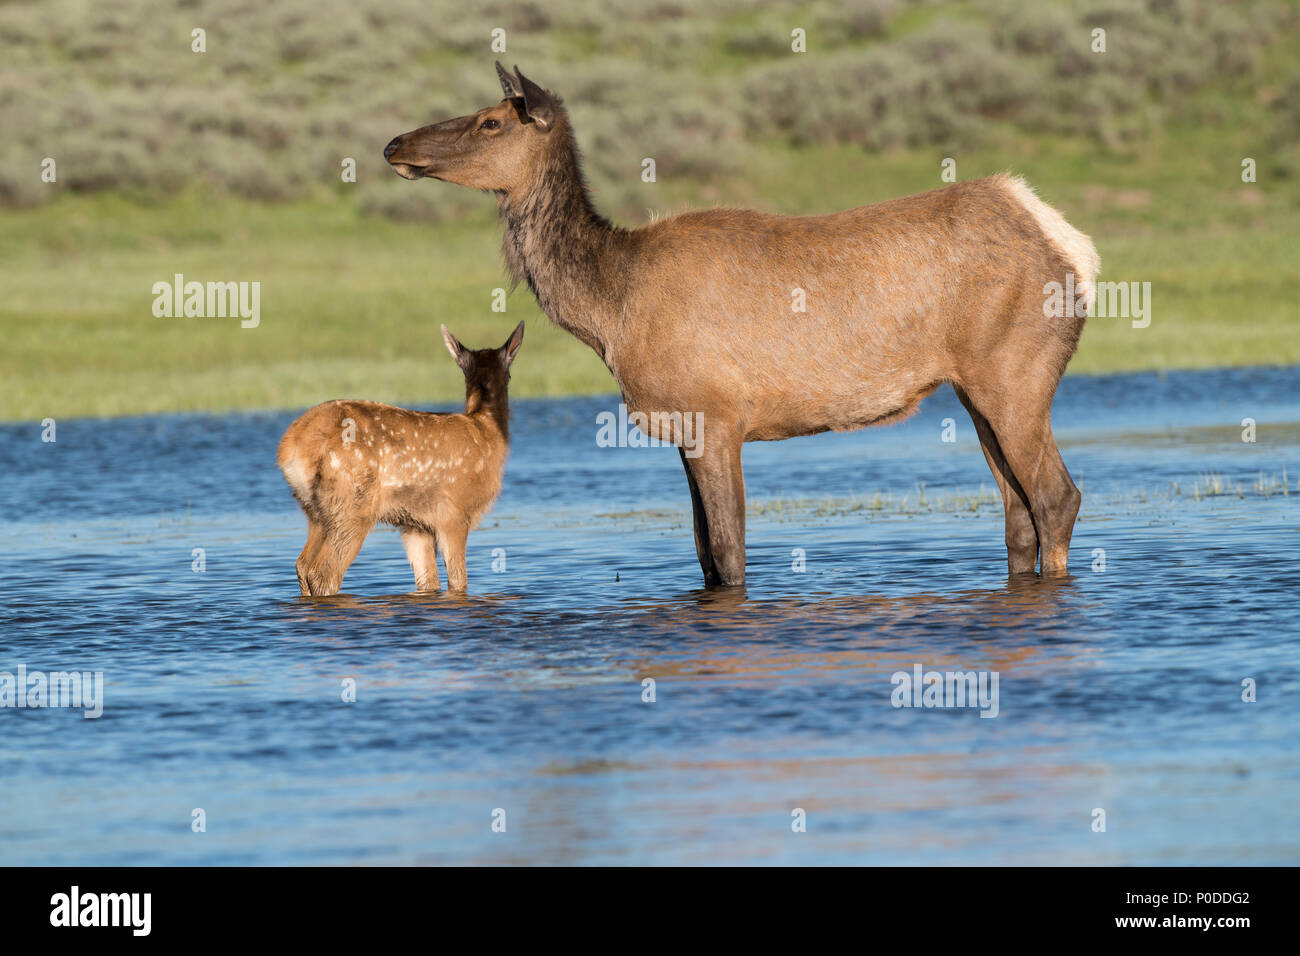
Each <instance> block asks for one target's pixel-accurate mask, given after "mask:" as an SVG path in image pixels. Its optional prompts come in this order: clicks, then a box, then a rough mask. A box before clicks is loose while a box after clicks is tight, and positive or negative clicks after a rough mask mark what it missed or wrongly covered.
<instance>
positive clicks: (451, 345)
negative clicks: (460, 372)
mask: <svg viewBox="0 0 1300 956" xmlns="http://www.w3.org/2000/svg"><path fill="white" fill-rule="evenodd" d="M442 340H443V342H445V343H446V344H447V351H448V352H450V353H451V357H452V358H454V359H455V360H456V364H457V365H459V366H460V367H461V368H462V369H464V368H465V364H466V362H468V361H469V352H468V351H467V350H466V349H465V346H463V345H461V344H460V342H458V341H457V340H456V336H454V335H452V334H451V329H449V328H447V326H445V325H444V326H443V327H442Z"/></svg>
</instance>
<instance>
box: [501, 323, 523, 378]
mask: <svg viewBox="0 0 1300 956" xmlns="http://www.w3.org/2000/svg"><path fill="white" fill-rule="evenodd" d="M523 344H524V323H522V322H520V323H519V324H518V325H516V326H515V330H514V331H513V332H511V333H510V338H508V339H506V344H505V345H503V346H501V349H500V351H501V359H502V361H504V362H505V363H506V368H509V367H510V363H511V362H513V361H514V360H515V355H516V354H517V353H518V352H519V346H521V345H523Z"/></svg>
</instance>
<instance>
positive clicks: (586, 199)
mask: <svg viewBox="0 0 1300 956" xmlns="http://www.w3.org/2000/svg"><path fill="white" fill-rule="evenodd" d="M497 73H498V75H499V77H500V80H501V85H502V89H503V92H504V94H505V96H504V98H503V99H502V100H501V102H499V103H497V104H496V105H494V106H487V107H484V108H482V109H480V110H477V111H476V112H474V113H471V114H469V115H468V116H461V117H458V118H456V119H449V120H446V121H445V122H441V123H435V124H433V125H431V126H425V127H422V128H420V129H417V130H414V131H412V132H409V133H403V134H402V135H400V136H398V137H396V138H395V139H393V140H392V142H390V143H389V144H388V145H387V147H385V149H384V157H385V158H386V159H387V160H388V162H389V163H390V164H391V165H392V167H393V168H394V170H395V171H396V172H397V173H398V174H399V175H401V176H403V177H404V178H406V179H422V178H425V177H429V178H433V179H441V180H444V181H446V182H450V183H456V184H459V185H462V186H467V187H470V188H473V189H482V190H487V191H490V192H493V193H495V194H496V197H497V203H498V207H499V211H500V215H501V218H502V220H503V221H504V223H505V243H504V253H505V261H506V265H507V268H508V269H509V271H510V273H511V275H512V277H513V278H514V279H515V281H520V280H522V281H524V282H526V283H527V284H528V286H529V288H530V289H531V290H532V291H533V294H534V295H536V297H537V302H538V304H539V305H540V306H541V308H542V311H544V312H545V313H546V314H547V315H548V316H549V317H550V318H551V320H552V321H553V322H555V323H556V324H557V325H558V326H560V327H561V328H563V329H565V330H566V331H568V332H570V333H571V334H573V335H574V336H576V337H577V338H578V339H580V340H581V341H583V342H585V343H586V344H587V345H588V346H590V347H591V348H592V349H594V350H595V351H596V353H597V354H598V355H599V356H600V357H601V358H602V359H603V360H604V362H605V364H606V365H607V366H608V367H609V370H610V372H612V373H613V375H614V379H615V380H616V381H617V382H618V385H619V388H620V389H621V391H622V394H623V398H624V401H625V402H626V404H627V406H628V408H629V410H630V411H632V412H640V413H641V414H642V415H643V416H645V417H646V418H652V417H653V418H654V419H656V420H659V421H672V420H676V421H681V420H683V419H684V418H685V417H686V416H687V415H692V414H695V413H700V412H702V413H703V416H704V419H703V420H704V428H705V431H704V438H703V442H702V453H700V454H698V455H697V456H695V457H687V456H686V455H685V454H683V455H682V462H683V464H684V465H685V468H686V478H687V484H688V485H689V487H690V492H691V501H692V504H693V506H694V511H695V544H696V550H697V552H698V555H699V560H700V565H701V567H702V568H703V571H704V579H705V582H706V584H709V585H718V584H722V585H735V584H741V583H743V582H744V578H745V484H744V478H743V476H742V473H741V446H742V445H743V443H744V442H747V441H770V440H775V439H781V438H789V437H791V436H794V435H809V434H813V433H817V432H823V431H828V430H835V431H843V430H847V429H855V428H861V427H864V426H867V425H877V424H884V423H889V422H896V421H898V420H900V419H902V418H904V417H905V416H907V415H908V414H909V413H911V412H912V411H914V410H915V409H916V407H917V405H918V404H919V403H920V401H921V399H923V398H924V397H925V396H927V395H929V394H930V393H931V392H933V391H934V390H935V389H936V388H938V387H939V386H940V385H942V384H943V383H945V382H946V383H949V384H951V385H952V387H953V388H954V389H955V390H956V393H957V395H958V397H959V398H960V399H961V401H962V403H963V404H964V405H965V407H966V409H967V410H968V411H969V412H970V416H971V418H972V419H973V420H974V423H975V428H976V431H977V433H978V436H979V441H980V445H981V447H982V448H983V451H984V455H985V457H986V458H987V460H988V464H989V467H990V468H991V469H992V471H993V476H994V478H995V479H996V481H997V484H998V487H999V489H1000V490H1001V492H1002V500H1003V505H1004V507H1005V510H1006V544H1007V555H1008V559H1007V560H1008V567H1009V569H1010V571H1011V572H1012V573H1022V572H1033V571H1034V569H1035V567H1036V566H1037V565H1039V560H1040V555H1041V571H1042V573H1043V574H1044V575H1048V574H1052V573H1058V572H1064V571H1065V569H1066V563H1067V560H1068V552H1069V545H1070V535H1071V532H1072V530H1073V527H1074V520H1075V517H1076V515H1077V513H1078V510H1079V502H1080V494H1079V490H1078V488H1076V487H1075V484H1074V482H1073V481H1072V480H1071V478H1070V474H1069V472H1068V471H1067V470H1066V467H1065V464H1064V462H1062V460H1061V455H1060V452H1059V451H1058V450H1057V447H1056V443H1055V440H1054V439H1053V436H1052V424H1051V407H1052V399H1053V396H1054V395H1055V393H1056V387H1057V384H1058V382H1059V381H1060V378H1061V375H1062V374H1063V372H1064V371H1065V366H1066V363H1067V362H1068V361H1069V359H1070V357H1071V356H1072V355H1073V354H1074V350H1075V347H1076V345H1077V343H1078V340H1079V335H1080V332H1081V331H1082V328H1083V322H1084V318H1085V317H1086V315H1087V313H1088V309H1089V307H1090V306H1091V303H1092V299H1093V296H1094V294H1095V288H1096V277H1097V275H1098V272H1099V270H1100V260H1099V259H1098V256H1097V251H1096V249H1094V248H1093V245H1092V243H1091V241H1089V239H1088V237H1087V236H1085V235H1083V234H1082V233H1080V232H1078V231H1077V230H1075V229H1074V228H1072V227H1071V226H1070V225H1069V224H1068V223H1067V222H1066V221H1065V219H1064V218H1062V217H1061V215H1060V214H1059V213H1057V212H1056V211H1055V210H1054V209H1052V208H1051V207H1050V206H1048V205H1047V204H1046V203H1044V202H1043V201H1041V200H1040V199H1038V197H1037V196H1035V195H1034V192H1033V190H1032V189H1030V187H1029V186H1028V185H1026V184H1025V182H1024V181H1023V180H1021V179H1020V178H1019V177H1014V176H1008V175H998V176H993V177H990V178H987V179H980V180H976V181H972V182H965V183H957V184H954V185H951V186H947V187H945V188H942V189H936V190H934V191H932V192H928V193H924V194H922V195H918V196H910V197H907V198H904V199H895V200H891V201H888V202H882V203H878V204H876V205H872V206H865V207H862V208H858V209H850V210H847V211H845V212H838V213H833V214H831V215H822V216H798V217H794V216H780V215H771V214H767V213H762V212H753V211H749V210H740V209H709V210H701V211H697V212H687V213H683V214H680V215H676V216H672V217H668V218H664V219H659V220H657V221H654V222H650V223H648V224H647V225H644V226H641V227H639V228H636V229H623V228H619V227H617V226H614V225H612V224H611V223H609V222H608V221H607V220H606V219H604V218H603V217H602V216H601V215H600V214H599V213H597V212H596V210H595V208H594V207H593V205H592V201H591V197H590V194H589V192H588V190H587V187H586V183H585V180H584V177H583V174H582V167H581V163H580V159H579V154H578V149H577V146H576V143H575V140H574V134H573V128H572V126H571V125H570V122H569V118H568V114H567V113H566V111H565V109H564V106H563V105H562V103H561V101H560V99H559V98H558V97H557V96H555V95H554V94H553V93H551V92H549V91H547V90H544V89H542V88H541V87H540V86H538V85H537V84H536V83H534V82H532V81H531V80H529V79H528V78H527V77H525V76H524V75H523V74H522V73H520V72H519V69H518V67H516V68H515V72H514V73H513V74H510V73H507V72H506V70H505V69H504V68H503V67H502V66H501V64H500V63H498V64H497ZM1067 275H1072V277H1073V279H1072V282H1073V287H1074V288H1075V289H1077V290H1078V292H1079V296H1078V300H1077V302H1072V303H1069V305H1070V306H1071V308H1067V309H1066V310H1065V312H1066V317H1065V318H1063V319H1062V318H1052V317H1050V316H1049V315H1047V314H1046V313H1047V311H1048V310H1047V309H1045V307H1044V301H1045V289H1044V286H1045V285H1046V284H1047V283H1048V282H1052V281H1055V282H1058V283H1059V282H1063V281H1065V280H1066V277H1067ZM795 290H801V294H802V297H803V300H804V303H805V307H804V308H805V310H804V311H802V312H795V311H794V310H793V309H792V301H793V299H792V297H793V296H794V295H795ZM654 437H658V438H661V439H664V440H674V436H672V435H656V436H654ZM676 443H677V444H679V445H680V444H681V442H680V441H677V442H676Z"/></svg>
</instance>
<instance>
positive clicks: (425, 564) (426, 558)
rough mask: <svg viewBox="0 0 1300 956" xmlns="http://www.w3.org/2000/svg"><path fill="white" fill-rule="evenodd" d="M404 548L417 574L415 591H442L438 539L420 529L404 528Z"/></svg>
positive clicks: (407, 558)
mask: <svg viewBox="0 0 1300 956" xmlns="http://www.w3.org/2000/svg"><path fill="white" fill-rule="evenodd" d="M402 547H404V548H406V560H408V561H410V562H411V570H412V571H414V572H415V589H416V590H417V591H440V590H442V577H441V576H440V575H439V574H438V553H437V538H436V537H435V536H434V535H433V534H431V533H429V532H428V531H421V530H419V529H418V528H403V529H402Z"/></svg>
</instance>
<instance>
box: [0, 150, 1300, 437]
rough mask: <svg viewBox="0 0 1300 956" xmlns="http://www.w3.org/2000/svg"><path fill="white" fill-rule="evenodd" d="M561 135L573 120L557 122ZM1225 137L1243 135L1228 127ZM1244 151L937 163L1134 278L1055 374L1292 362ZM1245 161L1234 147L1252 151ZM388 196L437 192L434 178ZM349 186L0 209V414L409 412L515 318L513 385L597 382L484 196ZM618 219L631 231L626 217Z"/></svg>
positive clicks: (839, 192)
mask: <svg viewBox="0 0 1300 956" xmlns="http://www.w3.org/2000/svg"><path fill="white" fill-rule="evenodd" d="M579 135H580V136H581V130H579ZM1243 135H1244V134H1243ZM1250 145H1251V144H1249V143H1242V142H1236V141H1234V137H1233V136H1232V135H1230V134H1229V135H1225V133H1224V131H1223V130H1222V129H1204V128H1196V127H1194V126H1188V127H1185V128H1184V127H1176V128H1173V129H1172V130H1171V131H1170V132H1169V134H1168V135H1167V136H1166V137H1165V138H1164V139H1163V140H1161V141H1160V142H1158V143H1151V144H1147V146H1146V147H1144V148H1143V149H1142V150H1140V151H1137V152H1135V153H1134V154H1133V155H1130V156H1114V155H1109V154H1103V153H1099V152H1097V151H1096V150H1094V149H1093V147H1092V144H1089V143H1087V142H1083V141H1071V140H1060V139H1055V140H1049V141H1040V140H1037V139H1032V138H1029V137H1026V136H1025V135H1024V134H1021V133H1017V132H1014V131H1011V130H1006V131H1003V132H1002V133H1000V134H999V135H997V136H995V137H993V138H992V139H991V140H990V141H989V142H987V143H986V144H985V145H984V146H982V147H981V148H979V149H977V150H973V151H968V152H965V153H961V154H960V155H958V156H957V157H956V158H957V162H958V175H959V177H960V178H962V179H968V178H974V177H976V176H981V175H985V174H988V173H991V172H995V171H998V170H1001V169H1007V168H1014V169H1015V170H1016V171H1018V172H1021V173H1023V174H1024V175H1025V176H1026V177H1027V178H1028V179H1029V180H1030V182H1032V183H1034V184H1035V185H1036V186H1037V187H1038V189H1039V192H1040V194H1041V195H1043V196H1044V197H1045V198H1047V199H1048V200H1049V201H1051V202H1053V203H1054V204H1056V205H1057V206H1058V207H1059V208H1061V209H1062V211H1063V212H1064V213H1065V214H1066V215H1067V217H1068V218H1069V219H1070V220H1071V222H1073V223H1074V224H1075V225H1077V226H1078V227H1079V228H1081V229H1083V230H1085V231H1086V232H1088V233H1090V234H1091V235H1092V237H1093V239H1094V241H1095V242H1096V244H1097V247H1098V249H1099V250H1100V252H1101V255H1102V261H1103V275H1104V277H1105V278H1108V279H1113V280H1117V281H1119V280H1122V281H1138V282H1150V283H1151V285H1152V303H1153V319H1152V322H1151V325H1150V327H1149V328H1146V329H1134V328H1132V327H1131V325H1130V323H1129V322H1128V321H1127V320H1120V319H1101V318H1097V319H1093V320H1091V321H1089V323H1088V325H1087V326H1086V329H1085V332H1084V337H1083V341H1082V343H1081V346H1080V350H1079V353H1078V355H1076V356H1075V359H1074V361H1073V363H1072V364H1071V366H1070V370H1071V372H1074V373H1099V372H1111V371H1121V370H1138V369H1172V368H1195V367H1207V366H1220V365H1236V364H1279V363H1282V364H1291V363H1296V362H1300V304H1298V303H1300V276H1298V275H1297V270H1296V263H1297V262H1300V236H1298V235H1297V232H1296V230H1295V222H1296V221H1297V213H1298V212H1300V184H1297V183H1296V182H1295V181H1294V180H1291V179H1287V178H1282V177H1275V176H1273V174H1272V166H1271V164H1270V161H1269V159H1268V157H1267V156H1260V157H1257V158H1259V159H1260V180H1261V181H1260V182H1259V183H1257V184H1254V185H1246V184H1242V183H1241V182H1240V176H1239V172H1238V169H1239V163H1240V157H1241V156H1243V155H1253V153H1252V151H1251V149H1250ZM1254 152H1258V150H1256V151H1254ZM941 158H942V156H941V154H940V152H936V151H930V150H910V151H899V152H886V153H883V154H874V155H873V154H868V153H865V152H863V151H862V150H860V149H857V148H854V147H850V146H824V147H816V148H808V149H797V148H793V147H789V146H783V145H770V146H767V147H763V148H759V149H755V150H753V151H751V152H750V153H748V154H747V155H746V156H745V158H744V159H743V163H742V168H741V169H740V170H739V171H738V172H737V174H736V175H735V176H734V177H731V178H730V179H729V180H728V182H727V183H725V184H724V185H703V186H698V185H690V184H680V183H679V184H674V183H673V182H672V181H671V180H670V181H669V182H666V183H665V182H661V183H658V184H652V185H646V191H645V196H644V208H646V209H654V210H656V211H659V212H664V211H673V210H676V209H680V208H684V207H687V206H691V205H708V204H713V203H720V202H725V203H726V204H730V205H751V206H757V207H760V208H764V209H770V210H775V211H781V212H788V213H796V214H798V213H812V212H825V211H831V210H834V209H839V208H846V207H849V206H853V205H858V204H863V203H868V202H874V201H877V200H881V199H885V198H888V197H891V196H897V195H903V194H906V193H910V192H916V191H920V190H924V189H929V188H933V187H935V186H938V185H939V184H940V183H939V178H938V177H939V161H940V159H941ZM389 186H390V188H391V189H392V190H394V191H395V193H397V195H399V196H400V195H403V193H402V192H401V191H406V192H405V194H408V195H409V194H412V192H413V191H416V190H451V189H455V188H456V187H453V186H449V185H446V184H442V183H433V182H423V183H419V184H410V183H406V182H403V181H401V180H398V179H397V178H396V177H393V180H392V182H391V184H389ZM355 188H356V187H353V186H349V185H344V184H339V185H338V186H337V187H335V190H334V192H333V193H329V194H326V193H323V192H322V193H319V194H317V195H316V196H315V197H314V198H312V199H311V200H307V201H299V202H294V203H289V204H279V205H275V204H261V203H257V202H253V201H249V200H242V199H238V198H232V197H229V196H222V197H213V196H211V195H207V194H204V193H201V192H195V191H191V192H186V193H183V194H181V195H180V196H178V197H176V198H172V199H168V200H165V201H153V202H150V201H145V200H143V199H136V200H128V199H126V198H123V197H121V196H119V195H114V194H106V193H100V194H90V195H65V196H62V197H60V198H59V199H57V200H56V201H54V202H53V203H50V204H47V205H45V206H43V207H41V208H38V209H30V210H20V211H4V212H0V256H2V257H3V259H4V261H5V263H6V268H5V270H4V273H3V277H2V278H0V293H2V294H0V337H2V340H3V342H4V348H3V349H2V350H0V381H2V382H3V388H2V389H0V419H4V420H32V419H41V418H45V417H54V418H60V417H73V416H87V415H91V416H95V415H123V414H132V413H142V412H159V411H193V410H203V411H224V410H232V409H251V408H298V407H305V406H308V405H311V404H314V403H316V402H319V401H322V400H325V399H328V398H334V397H343V396H349V397H363V398H370V399H375V400H379V401H392V402H399V403H401V402H405V403H419V402H429V403H431V402H445V401H454V400H456V399H458V398H460V397H461V396H462V394H463V385H462V381H461V377H460V373H459V371H458V370H457V369H456V367H455V365H454V364H453V363H452V362H451V360H450V359H449V357H448V356H447V355H446V353H445V351H444V349H443V347H442V343H441V339H440V336H439V332H438V327H439V325H440V324H441V323H444V322H445V323H446V324H447V325H448V326H449V327H451V328H452V330H453V331H455V332H456V334H457V335H458V336H459V337H460V338H461V339H462V340H463V341H465V342H467V343H468V344H470V345H474V346H486V345H495V344H500V342H503V341H504V340H505V338H506V336H507V335H508V334H509V331H510V329H511V328H512V327H513V325H514V323H515V322H517V321H519V320H520V319H524V320H527V321H528V336H527V339H526V342H525V347H524V352H523V353H522V357H521V359H520V361H519V363H518V364H517V366H516V368H515V374H514V380H513V383H512V393H513V394H514V395H516V396H517V397H528V396H538V395H571V394H590V393H600V392H609V391H612V390H613V389H614V382H613V379H612V378H611V377H610V375H609V372H608V371H607V370H606V369H605V367H604V366H603V364H602V363H601V362H600V361H599V359H597V358H596V356H595V355H594V354H593V353H592V352H591V351H590V350H588V349H587V348H586V347H585V346H583V345H581V344H580V343H578V342H577V341H576V340H574V339H572V338H570V337H569V336H567V335H566V334H564V333H562V332H560V331H558V330H557V329H555V328H553V327H552V326H551V325H550V323H549V321H548V320H547V319H546V318H545V317H544V316H542V315H541V314H540V312H539V311H538V309H537V306H536V304H535V302H534V301H533V298H532V296H531V294H530V293H529V292H528V291H527V289H526V288H520V289H519V290H516V291H515V292H514V293H513V294H512V295H511V296H510V297H509V299H508V310H507V312H506V313H505V314H504V315H503V314H500V313H495V312H493V311H492V310H491V304H492V294H493V290H494V289H495V288H498V287H503V286H505V284H506V280H505V274H504V270H503V269H502V266H501V257H500V242H501V236H500V226H499V224H498V223H497V221H496V217H495V204H494V203H493V201H492V200H491V198H490V197H485V196H484V197H471V199H472V200H473V201H474V204H473V209H474V211H473V212H472V213H471V214H470V215H468V216H467V217H464V218H461V219H455V220H451V221H448V222H445V223H440V224H427V223H424V224H414V223H399V222H394V221H391V220H388V219H385V218H382V217H376V216H367V215H365V214H363V212H362V210H361V202H360V200H359V199H358V198H357V193H355V192H353V191H352V190H354V189H355ZM627 224H633V223H631V222H627ZM175 272H182V273H184V274H185V275H186V276H187V278H190V279H197V280H200V281H207V280H243V281H258V282H261V284H262V291H261V296H262V299H261V324H260V326H259V327H258V328H256V329H242V328H240V325H239V321H238V319H233V318H232V319H216V318H202V319H196V318H170V319H168V318H155V317H154V315H153V314H152V303H153V295H152V292H151V287H152V285H153V283H154V282H157V281H160V280H161V281H170V279H171V276H172V274H173V273H175Z"/></svg>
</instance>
